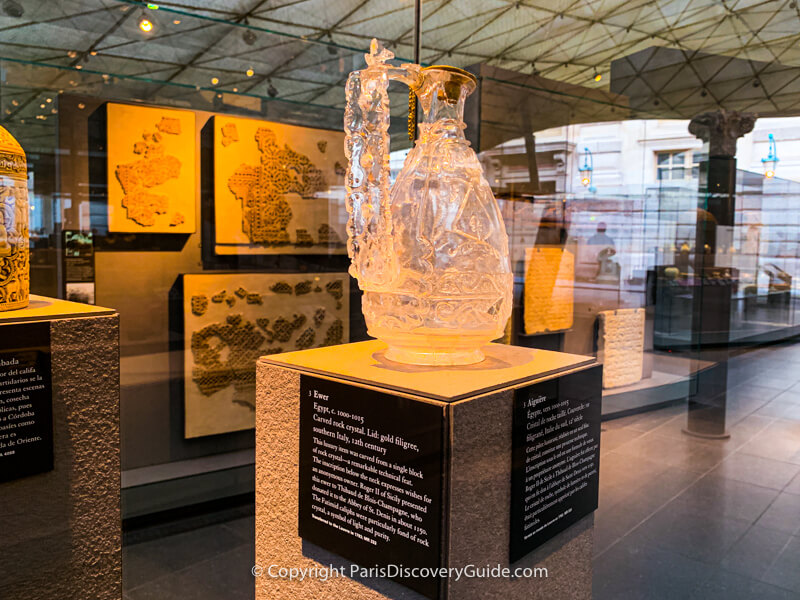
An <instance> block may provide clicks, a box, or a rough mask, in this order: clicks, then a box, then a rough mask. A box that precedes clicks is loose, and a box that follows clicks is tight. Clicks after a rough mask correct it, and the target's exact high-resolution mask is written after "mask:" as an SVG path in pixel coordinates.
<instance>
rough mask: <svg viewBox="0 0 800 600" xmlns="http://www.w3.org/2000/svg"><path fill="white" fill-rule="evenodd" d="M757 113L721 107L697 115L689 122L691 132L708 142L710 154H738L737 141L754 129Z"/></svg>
mask: <svg viewBox="0 0 800 600" xmlns="http://www.w3.org/2000/svg"><path fill="white" fill-rule="evenodd" d="M755 124H756V115H754V114H752V113H740V112H739V111H735V110H725V109H724V108H723V109H720V110H716V111H711V112H705V113H701V114H699V115H697V116H696V117H694V118H693V119H692V120H691V121H690V122H689V133H691V134H692V135H694V136H695V137H697V138H699V139H701V140H703V141H704V142H708V155H709V156H725V157H731V158H732V157H734V156H736V141H737V140H738V139H739V138H740V137H742V136H743V135H745V134H746V133H750V132H751V131H753V127H754V126H755Z"/></svg>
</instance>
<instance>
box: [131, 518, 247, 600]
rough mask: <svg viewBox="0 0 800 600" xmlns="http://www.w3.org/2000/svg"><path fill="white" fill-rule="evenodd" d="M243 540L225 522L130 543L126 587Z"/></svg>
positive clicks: (221, 552)
mask: <svg viewBox="0 0 800 600" xmlns="http://www.w3.org/2000/svg"><path fill="white" fill-rule="evenodd" d="M242 543H243V540H242V539H241V538H240V537H239V536H237V535H236V534H234V533H233V532H232V531H230V530H229V529H227V528H226V527H225V526H224V525H222V524H218V525H211V526H208V527H203V528H200V529H195V530H192V531H187V532H184V533H179V534H175V535H170V536H166V537H163V538H158V539H154V540H150V541H147V542H141V543H138V544H130V545H128V546H126V547H125V548H124V554H123V570H122V573H123V586H124V588H125V590H127V591H128V592H131V591H132V590H134V589H137V588H138V587H140V586H142V585H143V584H146V583H148V582H152V581H155V580H158V579H161V578H163V577H164V576H166V575H170V574H173V573H176V572H178V571H181V570H183V569H185V568H187V567H190V566H192V565H195V564H197V563H199V562H202V561H204V560H207V559H209V558H213V557H215V556H219V555H221V554H224V553H225V552H229V551H230V550H232V549H234V548H236V547H238V546H241V545H242Z"/></svg>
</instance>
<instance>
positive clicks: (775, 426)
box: [739, 420, 800, 464]
mask: <svg viewBox="0 0 800 600" xmlns="http://www.w3.org/2000/svg"><path fill="white" fill-rule="evenodd" d="M739 451H740V452H743V453H745V454H752V455H753V456H763V457H764V458H771V459H774V460H779V461H783V462H791V463H794V464H800V423H795V422H793V421H781V420H778V421H774V422H772V423H770V424H769V425H768V426H767V427H766V428H765V429H764V430H763V431H761V432H760V433H758V434H757V435H755V436H754V437H753V439H751V440H750V441H748V442H747V443H746V444H744V445H743V446H742V447H741V448H740V449H739Z"/></svg>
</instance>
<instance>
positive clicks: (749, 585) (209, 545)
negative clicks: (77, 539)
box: [123, 344, 800, 600]
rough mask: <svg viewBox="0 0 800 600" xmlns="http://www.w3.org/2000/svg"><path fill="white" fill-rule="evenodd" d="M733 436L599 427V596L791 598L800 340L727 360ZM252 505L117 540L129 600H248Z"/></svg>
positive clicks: (663, 420)
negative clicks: (122, 542) (120, 542)
mask: <svg viewBox="0 0 800 600" xmlns="http://www.w3.org/2000/svg"><path fill="white" fill-rule="evenodd" d="M729 385H730V386H731V387H730V389H729V395H728V415H729V430H730V433H731V437H730V439H728V440H724V441H711V440H701V439H696V438H692V437H689V436H686V435H685V434H683V433H682V432H681V428H682V426H683V424H684V421H685V409H684V408H683V407H672V408H667V409H663V410H659V411H654V412H649V413H645V414H641V415H636V416H633V417H627V418H624V419H617V420H614V421H608V422H606V423H604V424H603V429H604V431H603V433H602V444H601V453H602V455H601V468H600V507H599V509H598V511H597V513H596V515H595V561H594V563H595V564H594V594H593V596H594V598H595V600H637V599H639V598H641V599H647V600H660V599H662V598H663V599H669V600H674V599H689V600H715V599H720V600H722V599H724V600H740V599H741V600H745V599H746V600H773V599H774V600H777V599H786V600H788V599H795V600H796V599H797V598H800V344H796V345H791V344H785V345H781V346H771V347H766V348H761V349H759V350H756V351H753V352H748V353H747V354H744V355H741V356H739V357H736V358H734V359H733V360H732V361H731V363H730V369H729ZM253 554H254V548H253V516H252V506H244V507H239V508H236V509H229V510H226V511H221V512H218V513H214V514H211V515H205V516H202V517H191V518H186V519H182V520H180V521H177V522H173V523H169V524H167V525H164V524H162V525H159V526H154V527H149V528H146V529H139V530H136V531H133V532H128V533H127V534H126V543H125V550H124V563H123V567H124V587H125V598H126V600H149V599H154V600H173V599H183V598H191V599H192V600H207V599H208V600H210V599H215V600H216V599H224V600H239V599H248V598H253V580H252V577H251V575H250V568H251V567H252V564H253Z"/></svg>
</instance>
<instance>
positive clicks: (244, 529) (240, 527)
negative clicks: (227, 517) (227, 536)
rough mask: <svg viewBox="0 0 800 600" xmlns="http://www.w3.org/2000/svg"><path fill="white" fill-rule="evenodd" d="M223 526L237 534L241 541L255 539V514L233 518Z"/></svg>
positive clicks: (249, 541) (248, 541) (251, 541)
mask: <svg viewBox="0 0 800 600" xmlns="http://www.w3.org/2000/svg"><path fill="white" fill-rule="evenodd" d="M224 526H225V528H227V529H230V530H231V531H232V532H233V533H234V534H236V535H237V536H239V538H240V539H241V540H242V541H243V542H247V543H251V544H252V543H253V541H254V540H255V539H256V517H255V515H252V516H249V517H242V518H241V519H233V520H231V521H228V522H227V523H225V524H224Z"/></svg>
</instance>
